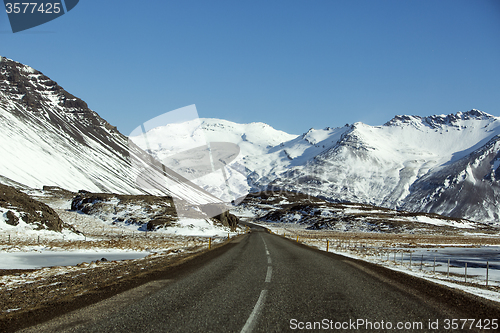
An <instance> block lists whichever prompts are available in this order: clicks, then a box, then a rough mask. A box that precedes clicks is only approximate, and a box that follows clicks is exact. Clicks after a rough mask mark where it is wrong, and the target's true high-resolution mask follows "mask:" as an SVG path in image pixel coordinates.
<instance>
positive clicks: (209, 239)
mask: <svg viewBox="0 0 500 333" xmlns="http://www.w3.org/2000/svg"><path fill="white" fill-rule="evenodd" d="M211 248H212V237H209V238H208V249H209V250H210V249H211Z"/></svg>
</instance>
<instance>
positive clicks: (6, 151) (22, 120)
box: [0, 58, 217, 203]
mask: <svg viewBox="0 0 500 333" xmlns="http://www.w3.org/2000/svg"><path fill="white" fill-rule="evenodd" d="M0 124H1V129H2V130H1V131H0V156H1V158H0V175H2V176H3V177H2V178H0V181H2V179H3V180H6V179H8V180H9V182H12V181H14V182H17V183H21V184H24V185H26V186H29V187H33V188H41V187H42V186H43V185H52V186H60V187H62V188H66V189H68V190H72V191H77V190H80V189H86V190H89V191H95V192H114V193H130V194H139V193H148V192H149V193H153V194H162V195H173V196H179V197H181V198H183V199H186V200H189V201H192V202H196V203H207V202H213V201H217V200H216V199H215V198H213V197H212V196H210V195H209V194H207V193H205V192H203V191H201V190H200V189H198V188H196V187H193V186H191V185H190V184H189V183H187V182H184V181H183V180H182V179H180V178H179V177H177V176H176V175H175V174H167V175H163V174H162V172H161V165H159V163H153V165H151V164H152V163H151V161H150V157H149V156H148V155H147V154H146V153H145V152H143V151H142V150H141V149H139V148H138V147H135V146H133V145H129V144H128V139H127V137H125V136H124V135H122V134H121V133H120V132H118V131H117V130H116V128H115V127H113V126H111V125H110V124H108V123H107V122H106V121H105V120H103V119H102V118H100V117H99V115H98V114H97V113H95V112H94V111H92V110H90V109H89V108H88V107H87V104H86V103H85V102H83V101H82V100H80V99H79V98H77V97H75V96H73V95H71V94H70V93H68V92H66V91H65V90H64V89H63V88H61V87H60V86H59V85H58V84H57V83H56V82H54V81H52V80H50V79H49V78H48V77H47V76H45V75H43V74H42V73H40V72H38V71H36V70H34V69H33V68H31V67H29V66H26V65H23V64H20V63H18V62H15V61H12V60H10V59H7V58H2V60H1V62H0ZM132 159H134V160H135V161H138V162H137V163H135V165H141V166H143V167H144V168H145V169H149V170H153V169H156V171H155V172H153V173H152V174H153V175H152V176H148V174H147V173H144V172H143V170H140V169H137V168H132V167H131V160H132ZM139 174H141V177H140V180H141V182H139V183H138V175H139ZM159 174H160V175H161V176H162V177H159V176H158V175H159ZM140 183H142V184H143V185H144V183H148V185H149V186H140V185H141V184H140ZM172 184H176V185H178V186H177V188H178V189H179V190H178V191H177V192H172V191H171V190H169V187H171V186H170V185H172Z"/></svg>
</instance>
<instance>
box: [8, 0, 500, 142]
mask: <svg viewBox="0 0 500 333" xmlns="http://www.w3.org/2000/svg"><path fill="white" fill-rule="evenodd" d="M0 40H1V42H0V55H2V56H5V57H8V58H11V59H14V60H16V61H19V62H22V63H25V64H28V65H30V66H32V67H34V68H36V69H38V70H40V71H42V72H43V73H44V74H46V75H47V76H49V77H50V78H52V79H53V80H55V81H57V82H58V83H59V84H60V85H61V86H62V87H64V88H65V89H66V90H68V91H69V92H71V93H73V94H74V95H76V96H78V97H80V98H82V99H83V100H85V101H86V102H87V103H88V105H89V107H90V108H91V109H93V110H95V111H97V112H98V113H99V114H100V115H101V116H102V117H103V118H105V119H106V120H108V121H109V122H110V123H111V124H112V125H116V126H118V129H119V130H120V131H122V133H124V134H126V135H128V134H129V133H130V132H131V131H132V130H133V129H134V128H136V127H137V126H139V125H140V124H141V123H143V122H145V121H147V120H148V119H151V118H153V117H156V116H158V115H160V114H162V113H164V112H168V111H171V110H174V109H177V108H180V107H183V106H186V105H190V104H196V106H197V109H198V113H199V115H200V116H201V117H209V118H223V119H227V120H231V121H235V122H240V123H248V122H254V121H262V122H265V123H268V124H270V125H271V126H273V127H275V128H277V129H281V130H284V131H286V132H289V133H293V134H301V133H303V132H305V131H307V130H308V129H309V128H311V127H314V128H324V127H327V126H330V127H336V126H343V125H344V124H346V123H349V124H350V123H353V122H356V121H362V122H364V123H367V124H370V125H381V124H383V123H385V122H386V121H388V120H390V119H391V118H392V117H393V116H394V115H396V114H412V115H421V116H426V115H432V114H443V113H444V114H449V113H456V112H458V111H467V110H470V109H472V108H477V109H480V110H483V111H485V112H488V113H491V114H493V115H496V116H500V1H496V0H491V1H489V0H476V1H472V0H471V1H461V0H452V1H425V0H424V1H422V0H420V1H405V0H397V1H376V0H370V1H338V0H307V1H306V0H300V1H299V0H282V1H273V0H266V1H260V0H252V1H234V0H227V1H217V0H202V1H195V0H175V1H172V0H150V1H131V0H106V1H102V0H82V1H80V3H79V4H78V5H77V6H76V7H75V8H74V9H73V10H72V11H70V12H69V13H67V14H65V15H63V16H62V17H60V18H58V19H56V20H53V21H51V22H49V23H46V24H44V25H41V26H39V27H36V28H33V29H30V30H27V31H24V32H19V33H16V34H13V33H12V32H11V29H10V26H9V23H8V19H7V15H6V13H5V12H2V14H0Z"/></svg>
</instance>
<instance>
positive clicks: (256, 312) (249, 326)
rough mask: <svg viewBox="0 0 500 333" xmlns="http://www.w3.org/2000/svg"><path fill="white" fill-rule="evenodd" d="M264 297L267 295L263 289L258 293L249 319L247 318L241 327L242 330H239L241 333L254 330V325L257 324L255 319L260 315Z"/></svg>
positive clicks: (248, 332)
mask: <svg viewBox="0 0 500 333" xmlns="http://www.w3.org/2000/svg"><path fill="white" fill-rule="evenodd" d="M266 295H267V290H266V289H264V290H262V291H261V292H260V296H259V299H258V300H257V303H255V306H254V308H253V311H252V313H251V314H250V317H248V319H247V322H246V323H245V326H243V328H242V329H241V333H250V332H252V330H253V329H254V327H255V324H257V318H258V316H259V314H260V310H261V308H262V306H263V305H264V302H265V300H266Z"/></svg>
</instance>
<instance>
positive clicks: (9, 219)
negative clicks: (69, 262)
mask: <svg viewBox="0 0 500 333" xmlns="http://www.w3.org/2000/svg"><path fill="white" fill-rule="evenodd" d="M0 207H1V208H4V209H7V212H5V213H4V216H5V220H6V223H8V224H10V225H12V226H17V225H18V224H19V220H20V219H22V220H23V221H24V222H26V223H29V224H33V225H36V226H37V229H38V230H42V229H46V230H52V231H58V232H61V231H62V229H63V226H64V223H63V221H62V220H61V219H60V218H59V215H57V213H56V212H55V211H54V210H53V209H52V208H50V207H49V206H47V205H46V204H44V203H41V202H39V201H36V200H34V199H32V198H30V197H29V196H28V195H27V194H25V193H22V192H20V191H18V190H16V189H15V188H13V187H11V186H7V185H2V184H0Z"/></svg>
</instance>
